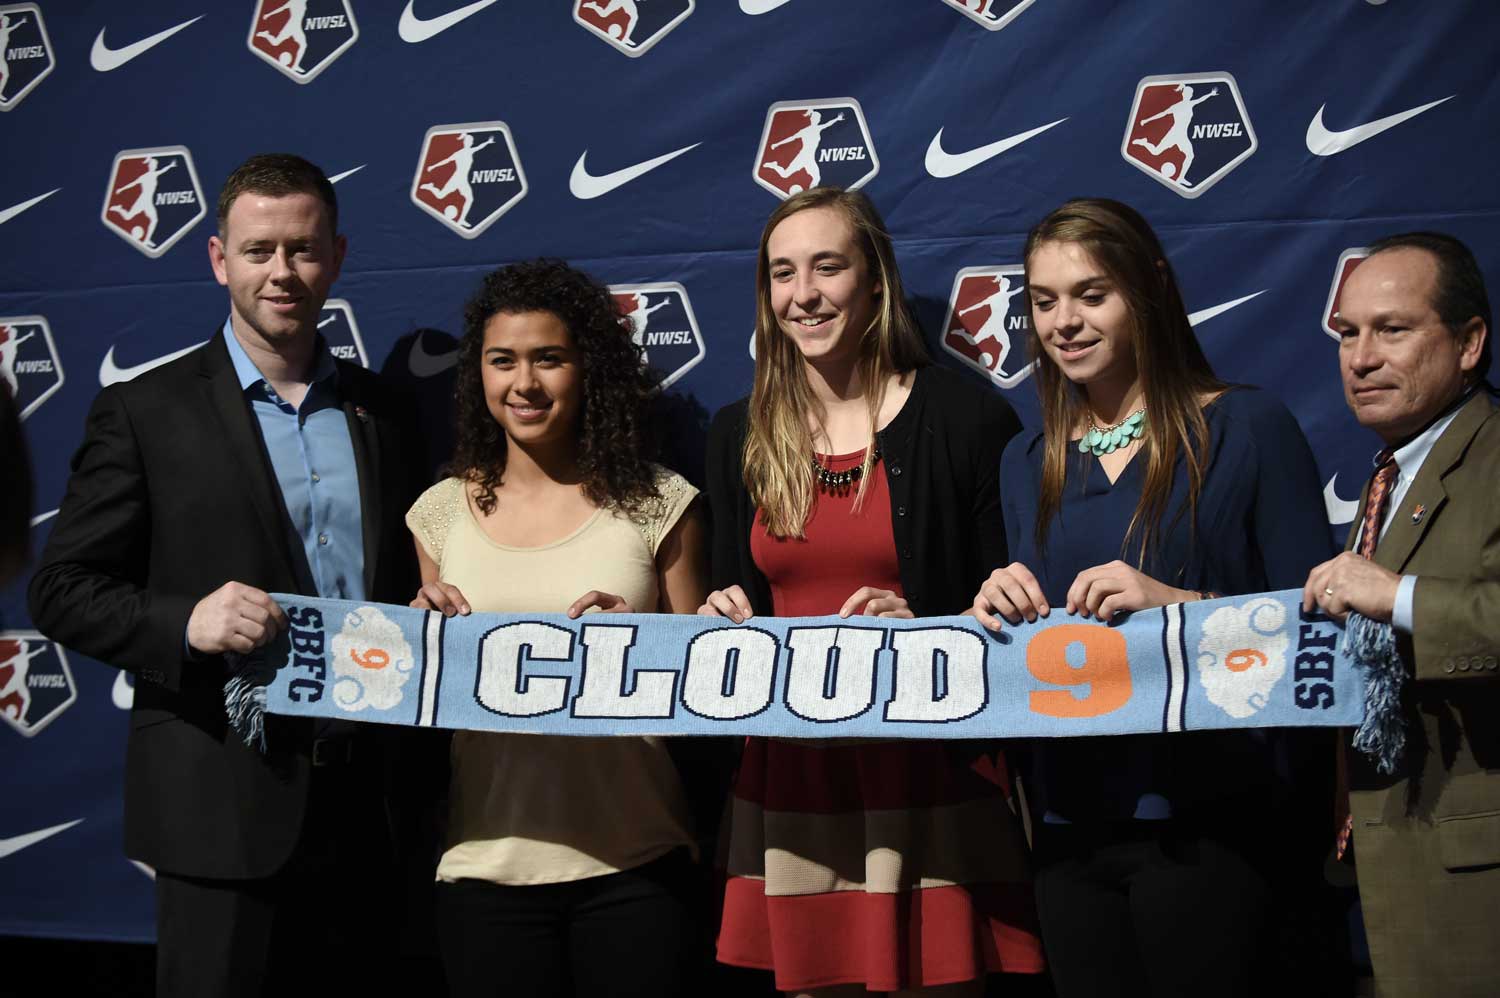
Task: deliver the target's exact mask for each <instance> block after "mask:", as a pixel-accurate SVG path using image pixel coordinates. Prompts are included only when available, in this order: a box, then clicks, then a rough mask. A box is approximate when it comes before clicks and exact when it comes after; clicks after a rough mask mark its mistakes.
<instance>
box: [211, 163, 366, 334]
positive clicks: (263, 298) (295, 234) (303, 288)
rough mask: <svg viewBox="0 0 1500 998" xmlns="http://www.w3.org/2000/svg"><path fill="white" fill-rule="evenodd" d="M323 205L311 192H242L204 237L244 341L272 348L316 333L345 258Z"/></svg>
mask: <svg viewBox="0 0 1500 998" xmlns="http://www.w3.org/2000/svg"><path fill="white" fill-rule="evenodd" d="M326 212H327V209H326V207H325V206H324V204H323V202H322V201H321V200H319V198H318V197H317V196H316V195H313V194H288V195H285V196H282V197H272V196H270V195H265V194H255V193H250V192H247V193H245V194H241V195H240V196H239V197H237V198H236V199H235V201H234V204H232V205H231V206H230V208H229V214H228V216H227V217H226V218H225V223H224V233H223V236H222V238H221V237H220V236H217V235H215V236H212V237H210V239H209V241H208V256H209V261H210V263H211V264H212V265H213V270H214V277H215V278H216V279H217V280H218V282H219V283H220V284H222V285H224V286H225V287H227V288H228V289H229V301H230V311H231V315H232V319H233V326H234V331H235V333H236V335H238V336H239V338H240V340H241V341H242V342H246V343H248V344H250V345H254V346H259V347H262V348H264V349H268V350H277V349H278V348H279V347H281V346H284V345H285V344H287V343H288V342H291V341H295V340H298V339H302V338H306V339H307V340H311V339H312V337H314V336H315V335H317V331H318V313H319V312H321V311H322V309H323V302H324V301H325V300H327V298H328V292H329V289H331V288H332V287H333V282H334V281H335V280H336V279H337V278H338V276H339V267H340V266H342V265H343V262H344V250H345V246H346V244H345V241H344V237H343V236H335V235H334V233H333V227H332V225H330V224H329V220H328V215H327V213H326Z"/></svg>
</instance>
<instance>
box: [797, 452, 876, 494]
mask: <svg viewBox="0 0 1500 998" xmlns="http://www.w3.org/2000/svg"><path fill="white" fill-rule="evenodd" d="M811 460H812V467H813V474H814V475H816V476H817V479H818V484H819V485H821V486H823V488H824V489H825V490H827V491H830V492H831V491H834V490H835V489H847V488H849V487H850V486H853V485H858V484H859V480H860V479H861V478H863V477H865V466H864V463H863V462H861V463H859V464H856V465H855V466H854V467H852V468H846V469H845V470H843V471H834V470H833V469H832V468H825V467H823V465H822V464H820V463H819V462H818V458H817V455H814V456H813V457H812V458H811ZM878 463H880V444H878V443H877V444H876V445H875V456H874V457H873V458H871V459H870V466H871V467H874V466H875V465H876V464H878Z"/></svg>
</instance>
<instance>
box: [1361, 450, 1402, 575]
mask: <svg viewBox="0 0 1500 998" xmlns="http://www.w3.org/2000/svg"><path fill="white" fill-rule="evenodd" d="M1399 471H1400V469H1399V468H1398V467H1397V466H1396V457H1395V455H1394V454H1393V453H1392V452H1391V449H1390V448H1389V447H1387V448H1386V449H1385V450H1383V451H1381V452H1380V453H1379V454H1376V455H1375V477H1374V478H1372V479H1370V495H1369V498H1368V499H1367V500H1366V501H1365V522H1364V525H1363V526H1361V527H1360V530H1359V546H1358V547H1357V548H1355V551H1357V552H1358V553H1359V555H1360V557H1362V558H1373V557H1375V545H1376V544H1378V543H1379V542H1380V528H1381V526H1382V525H1383V524H1384V523H1385V513H1386V510H1387V509H1388V508H1389V507H1390V505H1391V489H1392V487H1393V486H1394V485H1395V484H1396V475H1397V474H1398V473H1399Z"/></svg>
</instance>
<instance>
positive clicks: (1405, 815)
mask: <svg viewBox="0 0 1500 998" xmlns="http://www.w3.org/2000/svg"><path fill="white" fill-rule="evenodd" d="M1366 491H1367V492H1368V487H1367V488H1366ZM1364 502H1365V497H1364V496H1361V498H1360V506H1361V508H1363V507H1364ZM1361 519H1362V517H1361ZM1359 522H1360V521H1359V520H1356V521H1355V526H1354V530H1353V531H1351V535H1350V540H1349V544H1350V545H1351V546H1352V545H1353V544H1354V543H1355V537H1354V535H1355V534H1356V533H1357V532H1358V529H1359ZM1374 561H1375V562H1376V563H1377V564H1379V565H1382V566H1384V567H1385V568H1388V569H1390V570H1391V571H1393V572H1398V573H1401V574H1403V575H1415V576H1416V577H1417V583H1416V590H1415V594H1414V599H1413V615H1412V616H1413V620H1412V625H1413V626H1412V633H1411V634H1410V635H1406V634H1401V633H1400V632H1397V646H1398V648H1399V649H1400V652H1401V656H1402V659H1403V661H1404V662H1405V663H1406V666H1407V671H1408V681H1407V684H1406V689H1405V692H1404V695H1403V714H1404V717H1405V721H1406V737H1407V743H1406V752H1405V758H1404V759H1403V761H1402V764H1401V766H1400V767H1399V768H1398V770H1397V772H1396V773H1394V774H1390V775H1387V774H1382V773H1380V772H1378V771H1377V770H1376V769H1375V768H1374V766H1373V765H1372V764H1371V763H1370V762H1369V761H1368V760H1367V759H1365V758H1364V757H1363V756H1362V755H1361V754H1360V753H1358V752H1353V751H1351V752H1349V753H1348V757H1349V783H1350V791H1351V793H1350V808H1351V812H1352V814H1353V817H1354V843H1355V864H1356V867H1357V871H1358V876H1359V884H1360V899H1361V904H1362V906H1363V908H1364V912H1365V922H1366V929H1367V935H1368V938H1369V941H1370V951H1371V955H1372V958H1373V960H1374V964H1375V975H1376V987H1377V993H1378V994H1380V995H1382V996H1385V995H1408V994H1410V995H1426V994H1435V993H1440V992H1439V991H1438V990H1434V989H1439V988H1443V987H1450V990H1449V991H1448V992H1447V993H1459V994H1468V993H1471V990H1470V989H1472V988H1473V987H1476V986H1483V985H1482V984H1480V983H1478V982H1482V981H1483V980H1484V978H1485V977H1486V976H1487V975H1490V974H1496V975H1500V945H1496V944H1495V943H1494V942H1493V938H1492V937H1490V936H1489V934H1490V933H1493V932H1494V929H1493V919H1494V913H1495V911H1496V910H1500V909H1497V908H1496V905H1497V904H1500V408H1497V406H1496V404H1495V401H1494V399H1493V398H1492V397H1491V396H1490V395H1489V394H1487V393H1486V392H1484V391H1481V392H1479V393H1478V394H1477V395H1475V396H1474V397H1473V398H1472V399H1470V400H1469V401H1468V402H1466V403H1465V404H1464V405H1463V407H1462V408H1461V409H1460V410H1459V412H1458V415H1457V416H1455V417H1454V420H1453V422H1452V423H1451V424H1449V426H1448V428H1447V430H1445V431H1444V432H1443V435H1442V436H1441V437H1439V438H1438V441H1437V443H1436V445H1435V446H1434V447H1433V449H1432V451H1431V453H1430V454H1429V455H1428V457H1427V460H1426V461H1425V462H1424V463H1423V465H1422V468H1421V471H1420V472H1418V474H1417V477H1416V480H1415V481H1413V482H1412V485H1411V488H1409V489H1408V490H1407V492H1406V495H1405V496H1404V497H1403V498H1402V501H1401V505H1400V506H1399V507H1398V508H1397V510H1396V512H1395V515H1394V517H1393V519H1392V520H1391V524H1390V527H1389V528H1388V529H1387V531H1386V533H1385V536H1384V537H1382V538H1381V541H1380V544H1379V546H1378V547H1377V548H1376V549H1375V557H1374ZM1455 975H1456V976H1455ZM1494 979H1495V978H1491V980H1492V981H1493V980H1494ZM1475 993H1477V992H1475Z"/></svg>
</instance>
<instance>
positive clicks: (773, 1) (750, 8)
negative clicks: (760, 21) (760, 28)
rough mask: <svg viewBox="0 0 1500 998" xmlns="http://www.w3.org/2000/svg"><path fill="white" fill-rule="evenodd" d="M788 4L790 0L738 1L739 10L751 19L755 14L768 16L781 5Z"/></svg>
mask: <svg viewBox="0 0 1500 998" xmlns="http://www.w3.org/2000/svg"><path fill="white" fill-rule="evenodd" d="M790 2H791V0H740V10H742V11H744V12H745V13H746V14H749V15H751V16H752V17H753V16H755V15H756V14H769V13H770V12H771V11H773V10H775V9H776V8H777V7H780V6H781V5H782V4H786V3H790Z"/></svg>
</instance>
